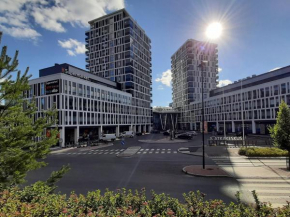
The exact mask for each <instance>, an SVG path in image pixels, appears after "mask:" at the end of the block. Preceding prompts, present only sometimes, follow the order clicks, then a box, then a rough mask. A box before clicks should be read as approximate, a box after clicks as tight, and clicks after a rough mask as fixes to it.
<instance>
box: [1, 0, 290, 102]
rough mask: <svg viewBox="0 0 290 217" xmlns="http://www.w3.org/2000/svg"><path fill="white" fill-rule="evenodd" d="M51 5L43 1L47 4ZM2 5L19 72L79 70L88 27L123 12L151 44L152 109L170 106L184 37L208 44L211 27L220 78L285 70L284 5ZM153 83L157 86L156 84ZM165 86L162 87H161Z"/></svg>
mask: <svg viewBox="0 0 290 217" xmlns="http://www.w3.org/2000/svg"><path fill="white" fill-rule="evenodd" d="M48 2H49V3H48ZM57 2H58V4H57V5H56V3H55V0H51V1H45V0H13V1H11V0H0V30H2V31H3V32H4V36H3V39H2V45H8V49H9V50H8V53H9V54H10V55H13V53H14V52H15V50H19V51H20V55H19V62H20V64H19V69H21V70H22V71H24V69H25V67H26V66H29V67H30V73H31V74H32V75H33V77H34V78H36V77H38V70H39V69H41V68H45V67H49V66H52V65H53V64H54V63H64V62H66V63H69V64H72V65H75V66H77V67H80V68H83V69H85V64H86V63H85V55H84V51H85V49H84V39H85V34H84V32H85V31H86V30H87V29H88V26H87V21H88V20H91V19H95V18H97V17H100V16H102V15H104V14H106V13H110V12H112V11H115V10H117V9H120V8H122V7H125V8H126V9H127V10H128V12H129V13H130V14H131V16H132V17H133V18H134V19H135V20H137V22H138V23H139V25H140V26H141V27H143V29H144V30H145V31H146V33H147V35H148V36H149V37H150V38H151V41H152V71H153V103H152V106H167V105H168V103H169V102H171V101H172V98H171V97H172V96H171V94H172V90H171V86H170V67H171V66H170V57H171V55H172V54H173V53H174V52H175V51H176V50H177V49H178V48H179V47H180V46H181V45H182V44H183V43H184V42H185V41H186V40H187V39H188V38H194V39H197V40H206V38H205V34H204V32H205V28H206V26H207V25H208V24H209V23H211V22H215V21H219V22H221V23H222V25H223V28H224V30H223V35H222V37H221V38H219V39H218V40H216V41H214V42H215V43H217V44H218V48H219V67H220V68H221V69H222V70H221V72H220V79H221V80H230V81H235V80H238V79H240V78H244V77H247V76H250V75H252V74H261V73H264V72H267V71H269V70H271V69H274V68H277V67H283V66H287V65H290V12H289V11H290V1H289V0H279V1H270V0H255V1H251V0H236V1H230V0H200V1H197V0H179V1H177V0H146V1H145V0H144V1H141V0H138V1H136V0H126V1H125V2H124V1H123V0H107V1H106V0H104V1H101V0H82V1H79V0H58V1H57ZM156 80H157V81H156ZM162 82H163V83H162Z"/></svg>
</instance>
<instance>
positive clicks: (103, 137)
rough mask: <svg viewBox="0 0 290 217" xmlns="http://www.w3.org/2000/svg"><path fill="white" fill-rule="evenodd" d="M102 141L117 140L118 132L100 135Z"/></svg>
mask: <svg viewBox="0 0 290 217" xmlns="http://www.w3.org/2000/svg"><path fill="white" fill-rule="evenodd" d="M100 140H101V141H115V140H116V134H103V135H101V136H100Z"/></svg>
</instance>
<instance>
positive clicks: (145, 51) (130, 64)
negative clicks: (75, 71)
mask: <svg viewBox="0 0 290 217" xmlns="http://www.w3.org/2000/svg"><path fill="white" fill-rule="evenodd" d="M89 24H90V30H89V31H87V32H86V48H87V50H88V51H87V52H86V55H87V58H86V62H87V65H86V68H87V69H88V70H89V71H90V72H91V73H93V74H95V75H98V76H101V77H104V78H107V79H110V80H112V81H116V82H118V83H120V85H121V89H122V90H123V91H126V92H128V93H131V94H132V108H130V109H132V113H133V114H136V115H137V118H136V119H135V120H132V125H138V124H142V125H144V124H151V102H152V100H151V97H152V70H151V66H152V64H151V40H150V39H149V37H148V36H147V35H146V34H145V31H144V30H143V29H142V28H141V27H140V26H139V25H138V24H137V22H136V21H134V19H133V18H132V17H131V16H130V15H129V13H128V12H127V11H126V10H125V9H121V10H119V11H116V12H114V13H111V14H108V15H105V16H103V17H101V18H98V19H95V20H92V21H90V22H89ZM140 130H142V129H140ZM136 131H139V129H136Z"/></svg>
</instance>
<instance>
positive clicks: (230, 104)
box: [189, 66, 290, 134]
mask: <svg viewBox="0 0 290 217" xmlns="http://www.w3.org/2000/svg"><path fill="white" fill-rule="evenodd" d="M282 100H284V101H285V102H286V103H287V104H288V105H289V106H290V66H287V67H283V68H280V69H277V70H275V71H270V72H267V73H264V74H261V75H258V76H256V75H253V76H251V77H248V78H246V79H242V80H239V81H237V82H234V83H233V84H229V85H227V86H224V87H221V88H217V89H215V90H211V91H210V93H209V98H207V99H205V100H204V106H205V107H204V108H205V109H204V112H205V124H204V126H205V127H206V126H207V127H206V128H207V129H205V130H206V131H211V130H213V129H217V130H218V129H220V128H223V129H226V131H227V132H237V131H242V124H244V127H245V131H246V132H247V133H253V134H268V133H269V130H268V127H269V126H270V125H273V124H275V123H276V118H277V112H278V109H279V104H280V102H281V101H282ZM189 110H190V111H191V113H192V114H194V116H195V120H194V121H193V122H192V123H193V128H195V129H197V130H201V129H202V116H201V111H202V110H201V101H197V102H193V103H191V104H190V105H189Z"/></svg>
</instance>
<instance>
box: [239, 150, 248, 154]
mask: <svg viewBox="0 0 290 217" xmlns="http://www.w3.org/2000/svg"><path fill="white" fill-rule="evenodd" d="M246 151H247V148H240V150H239V155H246Z"/></svg>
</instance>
